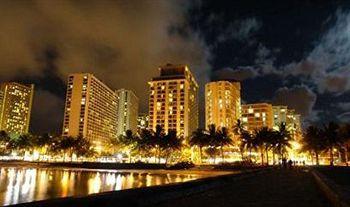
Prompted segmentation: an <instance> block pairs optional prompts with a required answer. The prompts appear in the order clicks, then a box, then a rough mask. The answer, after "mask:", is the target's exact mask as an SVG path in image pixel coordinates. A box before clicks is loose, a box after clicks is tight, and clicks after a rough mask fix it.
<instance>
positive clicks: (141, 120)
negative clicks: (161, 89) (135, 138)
mask: <svg viewBox="0 0 350 207" xmlns="http://www.w3.org/2000/svg"><path fill="white" fill-rule="evenodd" d="M148 122H149V115H148V114H145V113H140V114H139V116H138V117H137V131H138V132H139V133H140V132H141V130H142V129H148Z"/></svg>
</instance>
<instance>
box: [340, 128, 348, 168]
mask: <svg viewBox="0 0 350 207" xmlns="http://www.w3.org/2000/svg"><path fill="white" fill-rule="evenodd" d="M340 136H341V139H342V142H343V146H342V148H343V150H344V158H345V163H346V165H348V161H349V157H348V156H349V155H348V154H349V144H350V124H345V125H343V126H342V127H341V128H340Z"/></svg>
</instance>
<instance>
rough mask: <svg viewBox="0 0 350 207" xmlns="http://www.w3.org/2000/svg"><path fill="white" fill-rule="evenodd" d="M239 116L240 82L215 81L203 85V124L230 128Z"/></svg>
mask: <svg viewBox="0 0 350 207" xmlns="http://www.w3.org/2000/svg"><path fill="white" fill-rule="evenodd" d="M240 117H241V84H240V83H239V82H232V81H215V82H210V83H207V84H206V85H205V125H206V127H208V126H209V125H210V124H215V125H216V126H217V127H226V128H227V129H229V130H231V129H232V128H233V126H234V125H235V123H236V122H237V120H238V119H240Z"/></svg>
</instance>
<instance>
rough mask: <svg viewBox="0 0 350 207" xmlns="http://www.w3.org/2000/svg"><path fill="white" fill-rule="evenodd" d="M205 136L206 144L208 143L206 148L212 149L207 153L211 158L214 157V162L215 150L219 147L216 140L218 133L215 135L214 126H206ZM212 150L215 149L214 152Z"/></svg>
mask: <svg viewBox="0 0 350 207" xmlns="http://www.w3.org/2000/svg"><path fill="white" fill-rule="evenodd" d="M207 136H208V142H209V146H208V148H212V149H208V152H209V154H211V156H214V160H216V155H217V153H216V152H217V150H216V148H217V147H218V146H219V142H218V139H217V138H218V133H217V130H216V126H215V124H210V125H209V126H208V130H207ZM213 148H215V150H214V149H213ZM214 151H215V153H214ZM211 152H212V153H211ZM207 154H208V153H207Z"/></svg>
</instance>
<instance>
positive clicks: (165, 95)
mask: <svg viewBox="0 0 350 207" xmlns="http://www.w3.org/2000/svg"><path fill="white" fill-rule="evenodd" d="M159 72H160V75H159V76H158V77H155V78H153V79H152V81H150V82H149V86H150V95H149V128H150V129H153V130H155V128H156V126H157V125H160V126H162V127H163V128H164V130H165V131H169V130H176V131H177V133H178V134H179V135H184V136H189V135H190V134H191V133H192V132H193V131H194V130H196V129H197V127H198V84H197V82H196V80H195V78H194V77H193V75H192V73H191V72H190V70H189V69H188V67H187V66H186V65H171V64H167V65H165V66H162V67H160V68H159Z"/></svg>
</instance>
